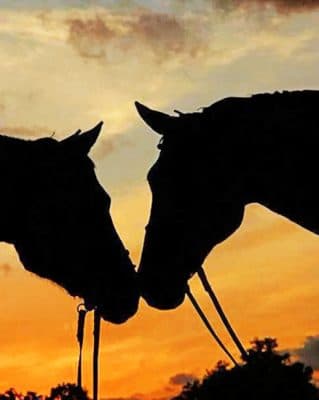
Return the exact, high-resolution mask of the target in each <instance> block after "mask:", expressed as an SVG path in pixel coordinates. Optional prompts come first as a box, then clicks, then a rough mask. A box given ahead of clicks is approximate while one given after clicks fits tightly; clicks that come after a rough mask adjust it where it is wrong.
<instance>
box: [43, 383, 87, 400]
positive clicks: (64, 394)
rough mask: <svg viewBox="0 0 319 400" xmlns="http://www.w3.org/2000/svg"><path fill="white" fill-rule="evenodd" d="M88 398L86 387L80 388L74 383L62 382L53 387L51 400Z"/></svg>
mask: <svg viewBox="0 0 319 400" xmlns="http://www.w3.org/2000/svg"><path fill="white" fill-rule="evenodd" d="M54 399H59V400H88V399H89V397H88V394H87V391H86V390H85V389H82V388H80V387H79V386H77V385H76V384H74V383H62V384H61V385H58V386H56V387H54V388H52V389H51V394H50V400H54Z"/></svg>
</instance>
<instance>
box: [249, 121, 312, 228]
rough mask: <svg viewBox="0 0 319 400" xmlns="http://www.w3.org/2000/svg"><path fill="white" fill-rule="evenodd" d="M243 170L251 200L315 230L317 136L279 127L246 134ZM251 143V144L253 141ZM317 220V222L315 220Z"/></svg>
mask: <svg viewBox="0 0 319 400" xmlns="http://www.w3.org/2000/svg"><path fill="white" fill-rule="evenodd" d="M247 138H248V140H249V142H250V143H249V142H247V143H246V146H247V150H246V154H245V155H244V156H245V158H246V160H247V161H246V166H245V174H246V176H247V182H248V187H249V199H250V202H257V203H260V204H261V205H263V206H265V207H267V208H268V209H270V210H272V211H274V212H276V213H278V214H280V215H282V216H284V217H287V218H288V219H290V220H291V221H293V222H296V223H298V224H299V225H301V226H303V227H305V228H307V229H310V230H317V228H316V226H317V225H318V227H319V213H318V211H317V204H318V201H319V194H318V193H317V190H316V184H315V182H316V178H315V177H316V168H317V161H316V160H317V148H318V142H319V140H318V138H317V136H316V134H315V133H314V132H313V131H311V129H309V130H307V127H306V126H305V127H304V129H303V130H299V131H298V129H297V130H296V129H293V128H292V127H291V129H289V128H286V129H283V128H282V127H281V129H280V128H277V129H275V128H274V129H273V130H271V131H263V130H260V131H259V132H258V131H257V130H256V131H255V132H252V133H251V134H250V135H247ZM252 143H253V144H252ZM317 221H318V223H317Z"/></svg>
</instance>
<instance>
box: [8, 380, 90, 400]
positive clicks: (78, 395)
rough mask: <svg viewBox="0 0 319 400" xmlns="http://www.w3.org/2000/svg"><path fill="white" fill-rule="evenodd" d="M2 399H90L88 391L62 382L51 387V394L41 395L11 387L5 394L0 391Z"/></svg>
mask: <svg viewBox="0 0 319 400" xmlns="http://www.w3.org/2000/svg"><path fill="white" fill-rule="evenodd" d="M0 400H89V397H88V393H87V391H86V390H85V389H82V388H80V387H79V386H78V385H76V384H74V383H62V384H60V385H57V386H56V387H54V388H52V389H51V391H50V396H43V395H39V394H37V393H36V392H33V391H28V392H27V393H26V394H25V395H24V394H22V393H19V392H17V391H16V390H15V389H14V388H11V389H9V390H7V391H6V392H5V393H3V394H1V393H0Z"/></svg>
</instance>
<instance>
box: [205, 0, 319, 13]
mask: <svg viewBox="0 0 319 400" xmlns="http://www.w3.org/2000/svg"><path fill="white" fill-rule="evenodd" d="M209 1H210V2H211V4H212V5H213V7H216V8H219V9H223V10H225V11H230V10H232V9H235V8H245V9H247V10H249V9H250V8H252V7H258V8H260V9H266V8H269V7H273V8H274V9H275V10H276V11H277V12H278V13H281V14H290V13H295V12H306V11H312V10H315V9H317V8H319V0H215V1H214V0H209Z"/></svg>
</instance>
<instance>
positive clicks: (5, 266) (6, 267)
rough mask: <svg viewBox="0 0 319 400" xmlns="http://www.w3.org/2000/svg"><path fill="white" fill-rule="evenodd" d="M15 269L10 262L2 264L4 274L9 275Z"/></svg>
mask: <svg viewBox="0 0 319 400" xmlns="http://www.w3.org/2000/svg"><path fill="white" fill-rule="evenodd" d="M12 271H13V268H12V266H11V265H10V264H6V263H5V264H0V273H1V274H3V275H4V276H8V275H9V273H10V272H12Z"/></svg>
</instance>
